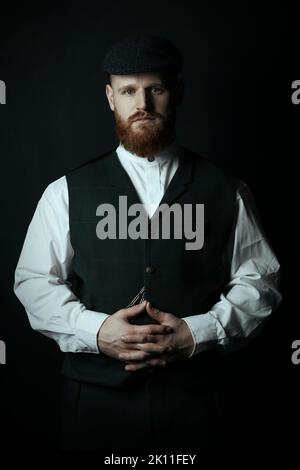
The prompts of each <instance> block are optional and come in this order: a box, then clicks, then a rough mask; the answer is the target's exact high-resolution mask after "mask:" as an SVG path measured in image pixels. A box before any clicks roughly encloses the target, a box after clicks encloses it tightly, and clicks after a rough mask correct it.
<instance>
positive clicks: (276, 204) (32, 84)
mask: <svg viewBox="0 0 300 470" xmlns="http://www.w3.org/2000/svg"><path fill="white" fill-rule="evenodd" d="M296 17H297V16H296V12H294V11H293V10H292V7H291V8H289V6H288V5H287V4H285V6H283V5H282V4H281V5H280V4H279V3H278V4H277V3H276V2H275V3H274V2H273V3H272V4H268V3H267V2H263V1H261V2H236V3H233V2H221V1H220V2H218V3H216V2H206V1H202V2H200V3H199V4H198V6H197V9H196V7H195V4H194V3H191V2H188V1H186V2H179V1H173V2H172V3H171V2H170V3H168V2H163V1H161V2H159V4H152V3H144V4H143V5H142V3H141V2H138V1H132V2H121V1H114V2H112V3H108V2H106V3H101V2H97V3H89V2H85V3H82V2H81V3H80V4H79V3H78V4H76V3H72V4H69V5H67V4H66V3H58V2H57V3H56V4H54V3H51V4H50V3H49V4H47V3H45V2H44V3H43V5H42V6H41V5H40V6H35V7H33V6H32V7H30V5H29V4H28V3H26V6H22V7H21V6H14V7H13V6H11V7H10V8H8V7H3V6H1V25H2V26H1V31H0V35H1V42H0V47H1V56H0V80H4V81H5V83H6V91H7V102H6V104H5V105H1V106H0V126H1V127H0V138H1V140H0V154H1V202H2V204H1V222H2V224H1V315H0V340H3V341H5V343H6V346H7V364H6V365H0V386H1V390H0V392H1V395H0V398H1V403H0V410H1V422H0V423H1V424H0V433H1V441H0V448H1V447H5V446H8V447H9V448H24V449H29V448H38V449H56V448H57V436H58V420H59V399H60V381H59V380H60V376H59V374H60V366H61V361H62V354H61V353H60V351H59V348H58V346H57V345H56V344H55V343H54V342H52V341H51V340H49V339H47V338H45V337H43V336H42V335H39V334H37V333H35V332H33V331H32V330H31V328H30V325H29V322H28V320H27V316H26V313H25V310H24V308H23V307H22V305H21V304H20V303H19V301H18V299H17V298H16V297H15V296H14V294H13V282H14V270H15V267H16V264H17V261H18V257H19V255H20V251H21V248H22V244H23V241H24V237H25V234H26V230H27V227H28V224H29V222H30V220H31V217H32V215H33V212H34V210H35V207H36V204H37V202H38V199H39V198H40V196H41V194H42V192H43V190H44V189H45V187H46V186H47V185H48V184H49V183H50V182H52V181H53V180H54V179H56V178H58V177H60V176H62V175H63V174H65V173H66V172H67V171H69V170H70V169H71V168H73V167H75V166H77V165H78V164H80V163H82V162H84V161H87V160H89V159H91V158H94V157H95V156H97V155H99V154H101V153H103V152H105V151H107V150H109V149H110V148H112V147H113V146H114V145H115V144H116V142H117V141H116V139H115V135H114V129H113V116H112V113H111V111H110V110H109V107H108V104H107V102H106V97H105V94H104V82H103V78H102V75H101V60H102V57H103V54H104V53H105V52H106V50H107V48H108V47H109V45H110V44H111V42H113V41H115V40H116V39H118V38H120V37H122V36H124V35H127V34H130V33H132V32H133V31H143V32H148V33H152V34H159V35H162V36H166V37H167V38H169V39H170V40H171V41H173V42H174V43H175V44H176V45H177V46H178V47H179V48H180V49H181V51H182V52H183V54H184V56H185V68H184V73H183V79H184V81H185V99H184V103H183V104H182V106H181V107H180V110H179V113H178V124H177V134H178V137H179V140H180V142H181V143H183V144H184V145H186V146H187V147H189V148H191V149H193V150H196V151H197V152H199V153H202V154H204V155H206V156H208V157H209V158H211V159H212V160H213V161H215V162H216V163H218V164H219V165H221V166H223V167H225V168H226V169H227V170H229V171H231V172H232V173H233V174H235V175H236V176H238V177H239V178H241V179H243V180H244V181H246V182H247V183H248V184H249V186H250V188H251V189H252V191H253V193H254V196H255V201H256V204H257V207H258V209H259V212H260V214H261V216H262V219H263V222H264V227H265V230H266V232H267V234H268V236H269V238H270V239H271V242H272V246H273V248H274V250H275V252H276V254H277V256H278V258H279V261H280V263H281V265H282V284H281V286H282V288H281V290H282V293H283V295H284V301H283V303H282V305H281V308H280V310H279V311H278V312H277V313H276V314H275V315H274V316H273V318H272V320H271V321H270V322H269V325H268V327H267V328H266V330H265V332H264V333H263V335H262V336H261V337H260V339H259V340H258V341H256V342H255V344H254V346H252V347H251V348H250V349H246V350H245V351H244V352H241V353H240V354H239V356H238V359H237V360H238V361H239V363H240V369H241V370H242V371H243V372H245V377H247V378H248V379H247V381H246V385H245V384H244V387H242V388H241V389H240V393H237V394H233V395H232V396H231V399H232V400H233V403H234V406H236V407H237V408H239V407H240V409H241V410H242V411H241V420H242V421H244V422H245V421H246V422H249V426H247V428H248V431H249V436H248V437H249V438H250V439H253V442H252V443H251V446H253V443H258V442H261V443H263V444H267V443H271V444H275V443H278V444H280V445H281V446H283V442H284V441H285V444H286V445H287V446H289V447H290V448H292V447H293V446H295V445H296V435H295V429H296V426H297V420H299V418H300V414H299V410H298V404H297V376H298V375H299V370H300V365H299V366H298V369H297V366H295V365H293V364H292V363H291V353H292V350H291V343H292V341H294V340H296V339H300V331H299V322H298V319H297V317H298V315H299V312H297V283H296V282H295V284H293V280H296V279H297V275H296V270H295V269H294V268H295V266H296V264H297V260H296V257H297V237H296V236H295V237H294V234H295V233H296V223H297V213H298V212H299V211H297V204H296V199H297V188H298V186H297V170H296V165H297V154H298V149H297V132H298V124H299V113H300V105H299V106H298V108H297V106H295V105H293V104H292V102H291V83H292V81H293V80H296V79H297V78H300V76H299V75H297V73H298V69H297V54H296V49H297V47H296V44H297V43H296V37H297V35H296V31H297V20H296ZM294 33H295V34H294ZM292 50H294V51H295V54H293V52H292ZM295 177H296V178H295ZM249 410H250V411H251V410H252V411H255V412H254V413H251V412H250V411H249ZM237 425H238V423H237Z"/></svg>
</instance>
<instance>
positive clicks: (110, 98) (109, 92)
mask: <svg viewBox="0 0 300 470" xmlns="http://www.w3.org/2000/svg"><path fill="white" fill-rule="evenodd" d="M105 93H106V96H107V99H108V104H109V107H110V109H111V110H112V111H114V110H115V104H114V92H113V89H112V87H111V86H110V85H109V84H108V83H107V84H106V87H105Z"/></svg>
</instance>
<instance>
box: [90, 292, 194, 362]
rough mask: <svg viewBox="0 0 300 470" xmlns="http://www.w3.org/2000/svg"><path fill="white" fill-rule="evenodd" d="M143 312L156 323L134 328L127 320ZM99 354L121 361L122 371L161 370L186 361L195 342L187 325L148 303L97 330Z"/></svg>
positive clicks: (111, 317) (115, 316)
mask: <svg viewBox="0 0 300 470" xmlns="http://www.w3.org/2000/svg"><path fill="white" fill-rule="evenodd" d="M144 311H146V312H147V313H148V315H149V316H150V317H152V318H153V319H154V320H156V321H157V322H158V323H159V324H150V325H134V324H132V323H130V321H131V320H132V319H133V318H134V317H136V316H138V315H140V314H141V313H143V312H144ZM97 339H98V348H99V351H100V352H103V353H104V354H106V355H108V356H111V357H114V358H116V359H119V360H120V361H122V362H124V363H125V364H126V365H125V370H127V371H135V370H138V369H143V368H145V367H149V366H151V367H153V366H154V367H164V366H165V365H166V364H167V363H168V362H172V361H174V360H177V359H184V358H187V357H188V356H189V355H190V354H191V352H192V350H193V346H194V340H193V337H192V334H191V332H190V329H189V327H188V325H187V324H186V322H185V321H184V320H182V319H181V318H178V317H176V316H175V315H173V314H172V313H168V312H163V311H161V310H158V309H156V308H153V307H152V306H151V304H150V302H148V301H146V300H145V301H144V302H143V303H141V304H137V305H134V306H133V307H128V308H124V309H121V310H118V311H117V312H115V313H114V314H112V315H109V316H108V317H107V318H106V319H105V320H104V322H103V323H102V325H101V327H100V329H99V331H98V337H97Z"/></svg>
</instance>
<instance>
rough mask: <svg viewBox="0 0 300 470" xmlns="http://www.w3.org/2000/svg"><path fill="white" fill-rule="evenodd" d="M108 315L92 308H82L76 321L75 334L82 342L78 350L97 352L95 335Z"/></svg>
mask: <svg viewBox="0 0 300 470" xmlns="http://www.w3.org/2000/svg"><path fill="white" fill-rule="evenodd" d="M108 316H109V315H108V314H106V313H102V312H95V311H93V310H84V311H83V312H81V313H80V315H79V317H78V320H77V322H76V336H77V338H78V340H79V341H80V342H81V343H83V344H84V347H83V348H82V349H81V350H80V352H88V353H97V354H99V349H98V341H97V335H98V331H99V329H100V327H101V325H102V323H103V322H104V320H106V318H107V317H108Z"/></svg>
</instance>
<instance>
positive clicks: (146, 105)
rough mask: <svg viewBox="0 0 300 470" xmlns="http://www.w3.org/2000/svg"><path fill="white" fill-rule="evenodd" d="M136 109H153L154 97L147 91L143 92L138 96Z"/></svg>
mask: <svg viewBox="0 0 300 470" xmlns="http://www.w3.org/2000/svg"><path fill="white" fill-rule="evenodd" d="M136 107H137V109H138V110H140V109H144V110H146V109H149V110H150V109H152V108H153V102H152V97H151V94H150V93H149V92H148V91H147V90H142V91H141V92H140V93H139V94H138V96H137V103H136Z"/></svg>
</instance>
